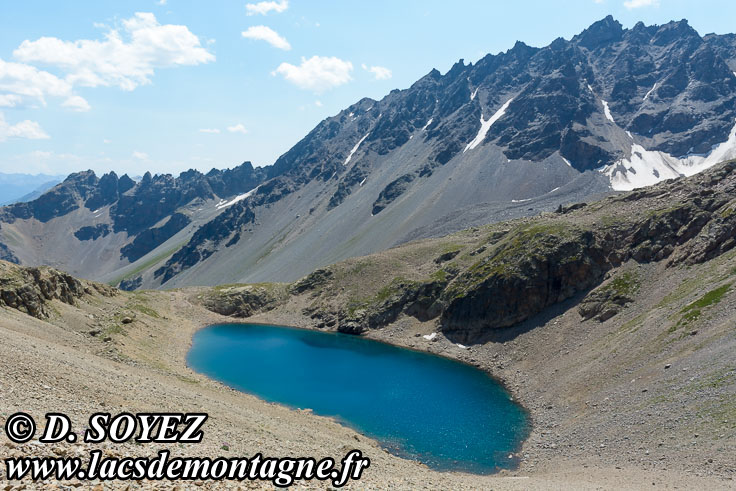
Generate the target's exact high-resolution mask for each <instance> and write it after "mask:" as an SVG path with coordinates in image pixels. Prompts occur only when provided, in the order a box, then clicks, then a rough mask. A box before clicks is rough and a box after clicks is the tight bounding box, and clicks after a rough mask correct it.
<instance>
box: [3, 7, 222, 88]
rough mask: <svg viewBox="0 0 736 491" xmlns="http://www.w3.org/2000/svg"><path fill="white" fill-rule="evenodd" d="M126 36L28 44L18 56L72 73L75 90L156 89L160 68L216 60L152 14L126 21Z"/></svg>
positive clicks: (113, 32) (110, 33)
mask: <svg viewBox="0 0 736 491" xmlns="http://www.w3.org/2000/svg"><path fill="white" fill-rule="evenodd" d="M123 30H124V33H122V34H121V32H120V31H119V30H118V29H111V30H110V31H108V32H107V34H106V35H105V39H104V40H89V39H82V40H77V41H63V40H61V39H58V38H54V37H42V38H39V39H37V40H36V41H29V40H25V41H23V42H22V43H21V45H20V46H19V47H18V48H17V49H16V50H15V51H13V56H14V57H15V58H17V59H18V60H21V61H24V62H27V63H42V64H46V65H50V66H55V67H58V68H60V69H61V70H63V71H65V72H66V73H67V76H66V79H65V81H66V82H67V83H70V84H72V85H77V84H78V85H83V86H87V87H96V86H100V85H102V86H118V87H120V88H122V89H123V90H133V89H135V88H136V87H138V86H139V85H144V84H149V83H151V76H152V75H153V74H154V70H155V69H156V68H167V67H174V66H182V65H198V64H201V63H208V62H211V61H214V59H215V56H214V55H213V54H212V53H210V52H209V51H207V50H206V49H205V48H203V47H202V45H201V44H200V41H199V38H198V37H197V36H195V35H194V34H192V32H190V31H189V29H188V28H187V27H186V26H182V25H173V24H166V25H161V24H159V23H158V21H157V20H156V17H155V16H154V15H153V14H152V13H141V12H137V13H136V14H135V15H134V16H133V17H131V18H129V19H126V20H124V21H123Z"/></svg>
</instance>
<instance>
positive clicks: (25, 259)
mask: <svg viewBox="0 0 736 491" xmlns="http://www.w3.org/2000/svg"><path fill="white" fill-rule="evenodd" d="M735 70H736V36H735V35H731V34H729V35H715V34H709V35H707V36H700V35H699V34H698V33H697V32H696V31H695V30H694V29H693V28H692V27H690V25H689V24H688V23H687V21H684V20H683V21H679V22H671V23H669V24H665V25H662V26H646V25H644V24H642V23H639V24H637V25H636V26H634V27H633V28H632V29H623V27H622V26H621V25H620V24H619V23H618V22H616V21H615V20H614V19H613V18H612V17H607V18H605V19H603V20H601V21H599V22H596V23H595V24H593V25H592V26H590V27H589V28H588V29H586V30H585V31H583V32H582V33H580V34H579V35H577V36H575V37H573V38H572V39H571V40H569V41H567V40H564V39H561V38H560V39H557V40H555V41H553V42H552V43H551V44H550V45H549V46H547V47H544V48H533V47H530V46H527V45H525V44H524V43H522V42H517V43H516V45H515V46H514V47H513V48H512V49H510V50H509V51H507V52H505V53H500V54H498V55H487V56H485V57H484V58H482V59H481V60H479V61H478V62H477V63H475V64H465V63H464V62H463V61H462V60H460V61H459V62H458V63H456V64H455V65H454V66H453V67H452V68H451V69H450V70H449V71H448V72H447V73H445V74H444V75H443V74H441V73H440V72H439V71H437V70H432V71H431V72H429V73H428V74H427V75H426V76H424V77H423V78H421V79H420V80H418V81H417V82H416V83H415V84H413V85H412V86H411V87H410V88H408V89H406V90H394V91H392V92H391V93H390V94H388V95H387V96H386V97H384V98H383V99H382V100H380V101H375V100H372V99H367V98H366V99H362V100H360V101H358V102H357V103H355V104H353V105H352V106H350V107H348V108H346V109H345V110H343V111H341V112H340V113H339V114H337V115H336V116H333V117H330V118H327V119H325V120H324V121H322V122H321V123H319V124H318V125H317V127H316V128H314V129H313V130H312V131H311V132H310V133H309V134H308V135H307V136H306V137H305V138H304V139H302V140H301V141H300V142H298V143H297V144H296V145H294V147H292V148H291V149H290V150H289V151H288V152H286V153H285V154H284V155H282V156H281V157H280V158H279V159H278V160H277V161H276V162H275V163H274V165H272V166H269V167H265V168H259V169H254V168H253V167H252V166H251V165H250V164H249V163H245V164H243V165H241V166H239V167H237V168H235V169H233V170H228V171H216V170H213V171H211V172H210V173H208V174H206V175H204V174H201V173H198V172H196V171H189V172H186V173H184V174H182V175H181V176H179V177H178V178H173V177H171V176H155V177H153V176H151V175H150V174H146V176H144V177H143V178H142V179H141V181H140V182H138V183H136V182H134V181H133V180H131V179H130V178H128V177H127V176H123V177H121V178H118V177H117V176H116V175H114V174H108V175H105V176H103V177H101V178H97V177H96V176H95V175H94V174H93V173H91V172H85V173H79V174H74V175H72V176H70V177H69V178H67V180H66V181H64V183H62V184H60V185H59V186H57V187H55V188H54V189H52V190H51V191H49V192H48V193H46V194H44V195H43V196H41V197H40V198H39V199H37V200H35V201H32V202H30V203H25V204H16V205H13V206H10V207H6V208H3V209H1V210H0V244H2V245H0V255H1V256H3V257H5V258H7V259H12V260H14V261H16V262H20V263H22V264H40V263H44V264H50V265H53V266H55V267H57V268H60V269H64V270H67V271H69V272H71V273H73V274H75V275H78V276H82V277H86V278H91V279H95V280H102V281H107V282H110V283H113V284H118V283H120V284H121V286H123V287H125V288H141V287H142V288H159V287H175V286H183V285H191V284H219V283H233V282H242V281H249V282H254V281H266V280H268V281H292V280H294V279H297V278H299V277H301V276H303V275H305V274H307V273H309V272H311V271H312V270H314V269H315V268H317V267H320V266H324V265H326V264H331V263H334V262H336V261H339V260H341V259H345V258H347V257H352V256H356V255H364V254H368V253H371V252H376V251H380V250H384V249H387V248H389V247H392V246H395V245H397V244H401V243H404V242H407V241H410V240H413V239H417V238H424V237H432V236H439V235H445V234H447V233H450V232H453V231H456V230H459V229H462V228H467V227H472V226H476V225H480V224H484V223H489V222H494V221H499V220H505V219H509V218H515V217H521V216H527V215H533V214H538V213H540V212H542V211H550V210H553V209H556V208H557V207H558V206H559V205H561V204H565V203H570V202H576V201H582V200H587V199H592V198H593V197H594V196H597V195H600V194H603V193H609V192H612V191H614V190H627V189H633V188H636V187H641V186H646V185H650V184H653V183H655V182H658V181H661V180H664V179H668V178H672V177H678V176H681V175H690V174H694V173H696V172H699V171H701V170H703V169H705V168H707V167H709V166H711V165H713V164H715V163H717V162H718V161H722V160H726V159H728V158H732V157H736V73H734V71H735ZM121 282H122V283H121Z"/></svg>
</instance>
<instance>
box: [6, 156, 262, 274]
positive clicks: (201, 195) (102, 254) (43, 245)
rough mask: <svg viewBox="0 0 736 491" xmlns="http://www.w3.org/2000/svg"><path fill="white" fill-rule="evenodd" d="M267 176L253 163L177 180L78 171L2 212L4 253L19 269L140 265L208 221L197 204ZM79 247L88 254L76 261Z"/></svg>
mask: <svg viewBox="0 0 736 491" xmlns="http://www.w3.org/2000/svg"><path fill="white" fill-rule="evenodd" d="M264 178H265V173H264V172H263V171H262V170H261V169H255V168H253V166H252V164H251V163H250V162H245V163H243V164H242V165H240V166H238V167H235V168H234V169H228V170H224V171H221V170H216V169H213V170H212V171H210V172H209V173H207V174H202V173H200V172H198V171H193V170H192V171H188V172H184V173H182V174H181V175H179V176H178V177H176V178H175V177H173V176H171V175H168V174H165V175H156V176H152V175H151V174H150V173H146V174H145V175H144V176H143V177H142V179H141V180H140V182H137V183H136V182H135V181H134V180H133V179H131V178H130V177H128V176H127V175H123V176H121V177H118V176H117V174H115V173H114V172H110V173H108V174H105V175H103V176H101V177H99V178H98V177H97V176H96V175H95V173H94V172H93V171H84V172H78V173H74V174H71V175H70V176H68V177H67V178H66V179H65V180H64V181H63V182H62V183H60V184H58V185H57V186H55V187H53V188H52V189H51V190H49V191H48V192H46V193H44V194H43V195H41V196H40V197H38V198H37V199H35V200H33V201H30V202H26V203H16V204H13V205H10V206H6V207H3V208H0V233H1V234H2V235H3V237H4V239H5V241H6V242H7V243H8V244H9V245H5V244H3V247H2V248H0V255H1V256H2V259H6V260H9V261H11V262H15V263H22V264H43V263H52V262H57V263H59V264H60V265H61V266H62V267H63V269H66V270H68V271H71V272H73V273H75V274H80V273H81V275H83V276H87V277H95V276H96V275H97V274H100V273H104V272H105V270H106V269H110V268H112V270H114V269H116V268H117V267H120V266H121V265H125V264H127V263H130V262H135V261H136V260H138V259H140V258H141V257H143V256H145V255H146V254H148V253H149V252H151V251H152V250H154V249H155V248H157V247H158V246H160V245H161V244H163V243H164V242H166V241H167V240H169V239H170V238H172V237H173V236H175V235H176V234H177V233H179V232H182V231H183V230H184V229H185V228H186V227H187V226H189V225H190V224H192V222H193V221H200V220H204V221H208V220H209V219H211V218H212V216H213V214H212V213H209V214H206V215H204V216H202V215H203V214H202V213H198V211H201V210H200V209H199V208H198V207H199V206H202V205H203V204H204V203H207V202H214V203H217V201H218V200H220V199H221V198H232V197H233V196H236V195H239V194H241V193H244V192H247V191H249V190H251V189H253V188H254V187H255V186H257V185H258V184H259V183H260V182H262V181H263V179H264ZM211 207H212V208H216V206H211ZM14 243H15V244H14ZM13 245H15V247H13ZM75 249H81V250H82V252H84V254H82V255H77V256H76V257H75V252H74V250H75Z"/></svg>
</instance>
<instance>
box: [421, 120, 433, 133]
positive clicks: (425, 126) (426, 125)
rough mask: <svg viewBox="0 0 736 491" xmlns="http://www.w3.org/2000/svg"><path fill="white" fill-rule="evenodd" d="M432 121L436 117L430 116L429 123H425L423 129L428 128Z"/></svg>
mask: <svg viewBox="0 0 736 491" xmlns="http://www.w3.org/2000/svg"><path fill="white" fill-rule="evenodd" d="M432 121H434V118H429V121H427V124H425V125H424V126H423V127H422V131H424V130H426V129H427V127H428V126H429V125H430V124H432Z"/></svg>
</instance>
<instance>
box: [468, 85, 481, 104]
mask: <svg viewBox="0 0 736 491" xmlns="http://www.w3.org/2000/svg"><path fill="white" fill-rule="evenodd" d="M479 88H480V87H476V88H475V90H474V91H473V93H472V94H470V100H471V101H472V100H473V99H475V96H476V95H478V89H479Z"/></svg>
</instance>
